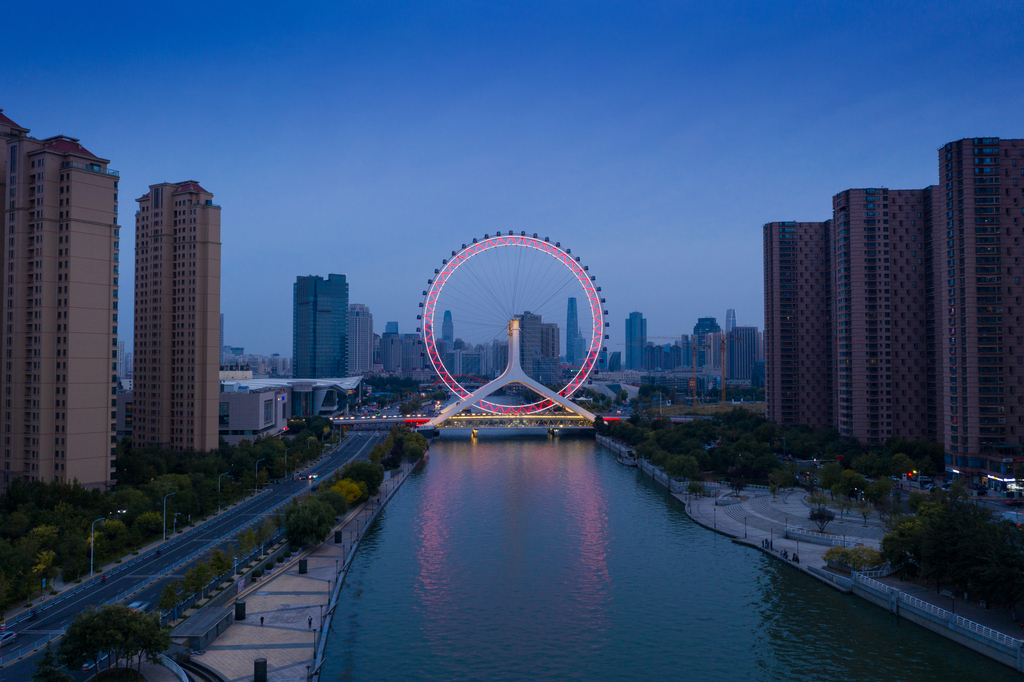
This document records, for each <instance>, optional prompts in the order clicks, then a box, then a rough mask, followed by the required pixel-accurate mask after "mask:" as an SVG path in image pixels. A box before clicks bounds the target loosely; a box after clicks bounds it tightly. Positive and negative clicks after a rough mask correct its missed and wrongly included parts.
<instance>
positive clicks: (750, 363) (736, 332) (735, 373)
mask: <svg viewBox="0 0 1024 682" xmlns="http://www.w3.org/2000/svg"><path fill="white" fill-rule="evenodd" d="M728 319H729V318H728V317H726V320H728ZM734 321H735V320H734ZM727 324H728V323H727ZM728 337H729V338H728V340H727V341H726V343H727V348H726V365H727V366H726V368H725V376H726V378H727V379H742V380H746V379H750V377H751V372H752V371H753V368H754V363H755V362H757V327H737V326H736V325H735V324H734V325H733V327H732V330H731V331H730V332H729V335H728Z"/></svg>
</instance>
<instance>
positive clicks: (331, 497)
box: [317, 488, 348, 516]
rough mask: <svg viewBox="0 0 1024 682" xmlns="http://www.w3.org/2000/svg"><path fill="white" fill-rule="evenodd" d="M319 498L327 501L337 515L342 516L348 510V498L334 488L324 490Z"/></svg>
mask: <svg viewBox="0 0 1024 682" xmlns="http://www.w3.org/2000/svg"><path fill="white" fill-rule="evenodd" d="M317 499H319V500H321V501H323V502H326V503H327V504H329V505H330V506H331V508H332V509H333V510H334V513H335V515H337V516H341V515H342V514H344V513H345V512H347V511H348V498H346V497H345V495H344V494H342V493H341V492H339V491H337V490H335V489H334V488H327V489H325V490H322V491H321V492H320V494H319V495H317Z"/></svg>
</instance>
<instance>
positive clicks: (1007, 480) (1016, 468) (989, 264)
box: [935, 137, 1024, 489]
mask: <svg viewBox="0 0 1024 682" xmlns="http://www.w3.org/2000/svg"><path fill="white" fill-rule="evenodd" d="M938 151H939V159H938V160H939V182H940V185H939V187H938V188H937V189H936V195H935V200H936V235H935V251H936V259H937V261H938V263H937V268H936V269H937V277H936V279H937V282H938V295H939V296H940V299H941V306H940V308H939V316H938V322H937V325H938V326H939V328H940V329H941V339H942V340H941V349H942V352H941V362H942V365H941V372H940V381H941V383H940V395H941V401H942V404H941V406H940V410H939V414H940V417H941V421H942V424H941V426H940V431H939V438H940V439H942V440H940V442H942V441H943V440H944V442H945V449H946V466H947V471H950V472H951V473H954V474H957V475H961V476H966V477H969V478H970V479H971V480H973V481H974V482H981V483H988V484H989V485H990V486H992V487H995V488H997V489H1004V488H1005V487H1007V486H1015V485H1016V483H1014V482H1013V479H1015V478H1019V477H1020V476H1024V464H1021V463H1020V462H1019V461H1018V462H1015V461H1014V460H1020V459H1021V458H1022V455H1024V439H1022V437H1024V386H1022V384H1021V382H1022V379H1024V365H1022V364H1021V362H1022V360H1021V358H1022V357H1024V326H1022V325H1021V317H1022V314H1024V308H1022V303H1021V301H1022V298H1024V289H1022V286H1021V278H1022V277H1024V270H1022V267H1021V266H1022V263H1021V260H1022V257H1024V246H1022V245H1024V228H1022V224H1024V208H1022V207H1024V139H1008V140H1004V139H999V138H997V137H979V138H966V139H962V140H956V141H954V142H950V143H948V144H946V145H944V146H943V147H940V148H939V150H938Z"/></svg>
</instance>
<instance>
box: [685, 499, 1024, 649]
mask: <svg viewBox="0 0 1024 682" xmlns="http://www.w3.org/2000/svg"><path fill="white" fill-rule="evenodd" d="M727 492H728V491H727V490H722V491H720V492H719V494H717V495H715V494H712V495H709V496H707V497H699V496H693V495H688V494H685V493H674V494H673V496H674V497H675V498H676V499H678V500H679V501H680V502H682V503H683V504H684V505H685V507H686V513H687V514H688V515H689V517H690V518H691V519H693V520H694V521H696V522H697V523H699V524H700V525H702V526H704V527H706V528H709V529H711V530H715V531H717V532H719V533H722V534H725V535H728V536H730V537H732V538H734V540H735V542H737V543H741V544H747V545H750V546H751V547H753V548H755V549H759V550H761V551H762V552H764V553H766V554H769V555H771V556H774V557H776V558H777V559H779V560H781V561H785V562H786V563H788V564H789V565H791V566H793V567H794V568H797V569H799V570H801V571H803V572H804V573H806V574H808V575H810V576H812V577H814V578H817V579H818V580H821V581H823V582H825V583H827V584H829V585H830V586H832V587H835V588H837V589H840V590H842V591H844V592H845V591H849V589H848V588H845V587H844V585H843V584H841V583H839V582H836V581H835V580H832V579H830V577H831V576H836V575H840V574H838V573H836V572H834V571H832V570H831V569H829V567H828V566H827V565H826V562H825V560H824V559H823V558H822V555H823V554H824V553H825V551H826V550H827V549H828V547H827V546H826V545H822V544H813V543H810V542H806V541H800V540H798V539H795V538H786V537H784V535H785V530H786V528H787V527H788V528H790V529H792V528H801V529H803V530H805V531H807V532H812V531H817V527H816V526H815V525H814V523H813V522H811V521H810V520H809V519H808V514H809V512H810V507H809V506H808V504H807V502H806V497H807V493H806V492H804V491H802V490H799V489H797V490H791V491H782V492H779V493H778V494H777V495H776V496H775V498H774V499H773V498H772V495H771V493H769V492H768V491H766V490H760V489H754V490H751V489H749V488H748V489H746V490H744V491H743V493H742V496H743V498H744V499H743V500H742V501H741V502H739V503H738V504H729V505H724V506H723V505H721V504H716V503H718V502H720V501H721V500H722V496H723V495H725V494H727ZM826 530H827V531H828V532H829V533H830V534H831V535H832V537H834V538H836V539H840V540H846V541H850V540H851V539H855V540H857V541H859V542H861V543H862V544H864V545H867V546H870V547H874V548H876V549H879V548H880V546H881V539H882V536H883V535H884V534H885V528H884V526H883V525H882V522H881V520H879V519H878V517H877V516H873V517H869V518H868V520H867V522H866V525H865V522H864V519H863V518H862V517H860V516H857V515H854V516H850V515H849V514H847V515H846V518H845V519H843V520H840V519H839V518H838V516H837V517H836V519H835V521H833V522H832V523H830V524H829V525H828V527H827V529H826ZM765 540H768V542H769V543H770V546H762V542H764V541H765ZM783 551H785V552H786V553H787V555H788V556H789V559H788V560H787V559H784V558H783V555H782V552H783ZM794 553H796V554H798V555H799V557H800V563H799V564H795V563H793V561H792V556H793V554H794ZM874 580H877V581H878V582H880V583H882V584H883V585H885V586H887V587H889V588H892V589H894V590H898V591H900V592H902V593H904V594H906V595H908V596H910V597H914V598H916V599H920V600H921V601H923V602H926V603H927V604H930V605H932V606H934V607H936V608H939V609H943V610H947V611H949V610H952V611H953V612H955V613H956V615H958V616H961V617H963V618H966V619H967V620H970V621H973V622H975V623H978V624H979V625H983V626H985V627H987V628H991V629H993V630H996V631H998V632H1001V633H1003V634H1005V635H1007V636H1009V637H1014V638H1020V637H1021V634H1022V626H1021V624H1020V622H1019V621H1018V620H1014V618H1013V615H1014V614H1013V613H1012V611H1011V610H1009V609H1006V608H985V607H984V606H982V605H981V604H980V603H978V602H965V601H963V600H954V599H952V598H951V596H950V595H949V594H948V593H946V594H942V593H939V592H938V591H936V589H935V587H934V586H925V585H922V584H919V583H917V582H914V581H909V580H900V579H899V576H896V575H891V576H887V577H881V576H880V577H875V578H874Z"/></svg>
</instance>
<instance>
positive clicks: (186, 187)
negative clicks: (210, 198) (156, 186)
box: [172, 180, 210, 194]
mask: <svg viewBox="0 0 1024 682" xmlns="http://www.w3.org/2000/svg"><path fill="white" fill-rule="evenodd" d="M185 192H205V193H206V194H210V192H207V191H206V190H205V189H203V188H202V187H200V186H199V183H198V182H196V181H195V180H186V181H185V182H182V183H180V184H179V185H178V187H177V188H176V189H175V190H174V192H172V194H183V193H185Z"/></svg>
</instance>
